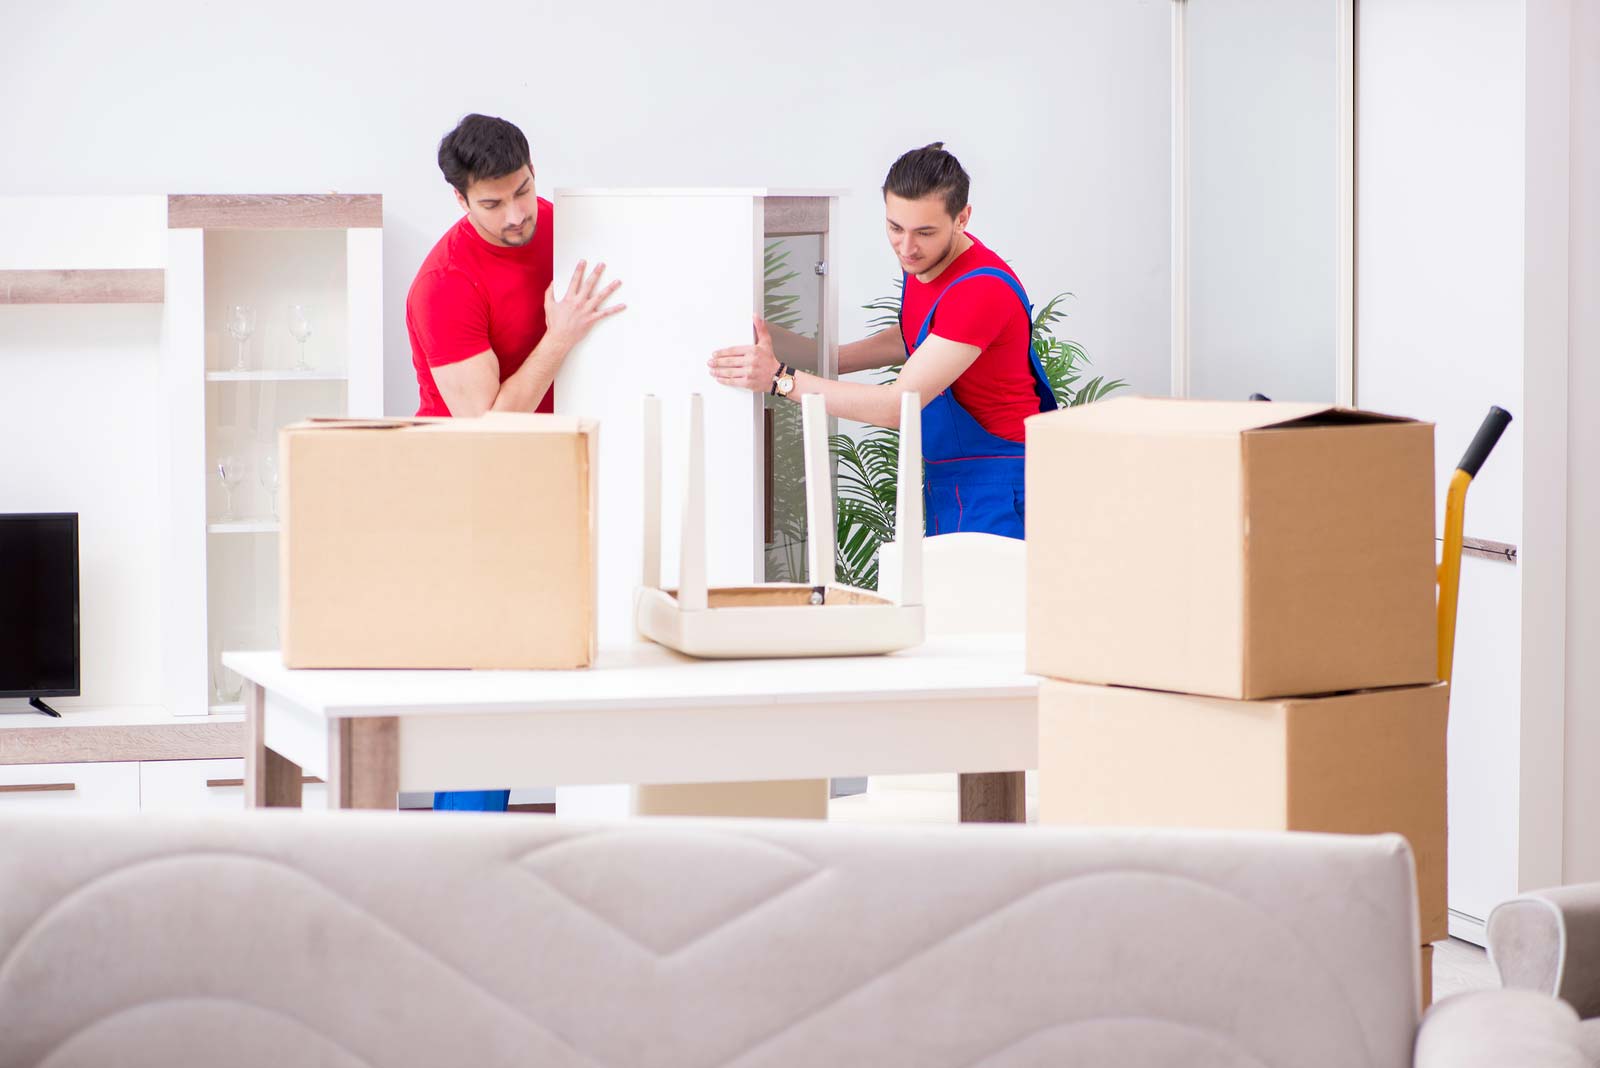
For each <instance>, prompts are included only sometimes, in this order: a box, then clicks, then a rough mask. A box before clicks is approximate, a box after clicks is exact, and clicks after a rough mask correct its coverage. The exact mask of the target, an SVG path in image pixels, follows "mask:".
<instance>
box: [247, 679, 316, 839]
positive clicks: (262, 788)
mask: <svg viewBox="0 0 1600 1068" xmlns="http://www.w3.org/2000/svg"><path fill="white" fill-rule="evenodd" d="M266 699H267V695H266V691H265V690H263V689H262V688H261V687H260V686H259V685H257V684H256V683H253V682H249V681H246V682H245V687H244V736H245V745H244V806H245V808H299V807H300V800H301V789H300V786H301V783H302V781H303V779H302V776H301V774H300V766H299V765H298V764H295V763H292V762H291V761H289V760H286V759H284V758H283V757H281V756H279V755H278V754H277V753H275V752H273V751H272V750H271V749H268V748H267V735H266Z"/></svg>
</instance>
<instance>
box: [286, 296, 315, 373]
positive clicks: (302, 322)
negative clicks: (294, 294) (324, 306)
mask: <svg viewBox="0 0 1600 1068" xmlns="http://www.w3.org/2000/svg"><path fill="white" fill-rule="evenodd" d="M289 335H290V336H291V337H293V338H294V339H295V341H296V342H298V343H299V346H300V347H299V350H298V355H297V356H296V357H295V361H294V369H295V370H296V371H309V370H311V364H310V363H309V362H308V361H307V360H306V339H307V338H309V337H310V336H311V309H310V308H308V307H306V306H305V305H304V304H291V305H289Z"/></svg>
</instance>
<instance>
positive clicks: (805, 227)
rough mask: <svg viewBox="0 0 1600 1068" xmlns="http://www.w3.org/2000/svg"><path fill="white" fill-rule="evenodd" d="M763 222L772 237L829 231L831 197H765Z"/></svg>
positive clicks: (763, 201) (764, 232)
mask: <svg viewBox="0 0 1600 1068" xmlns="http://www.w3.org/2000/svg"><path fill="white" fill-rule="evenodd" d="M761 221H762V227H761V230H762V234H763V235H764V236H765V237H768V238H772V237H794V236H796V235H799V234H823V233H827V231H828V198H827V197H763V198H762V199H761Z"/></svg>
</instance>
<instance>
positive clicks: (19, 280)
mask: <svg viewBox="0 0 1600 1068" xmlns="http://www.w3.org/2000/svg"><path fill="white" fill-rule="evenodd" d="M165 299H166V272H165V271H163V270H162V269H161V268H159V267H127V268H114V269H105V270H78V271H46V270H31V271H0V304H160V303H161V302H162V301H163V300H165Z"/></svg>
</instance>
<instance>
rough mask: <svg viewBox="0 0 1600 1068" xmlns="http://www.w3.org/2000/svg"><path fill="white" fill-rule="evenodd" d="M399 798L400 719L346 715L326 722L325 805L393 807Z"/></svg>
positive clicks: (333, 806) (339, 806)
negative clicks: (326, 794)
mask: <svg viewBox="0 0 1600 1068" xmlns="http://www.w3.org/2000/svg"><path fill="white" fill-rule="evenodd" d="M399 801H400V721H399V720H398V719H396V718H395V717H393V716H350V717H348V718H345V719H338V720H334V721H333V722H332V723H330V724H329V725H328V807H329V808H387V809H393V808H395V807H396V806H397V805H398V804H399Z"/></svg>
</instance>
